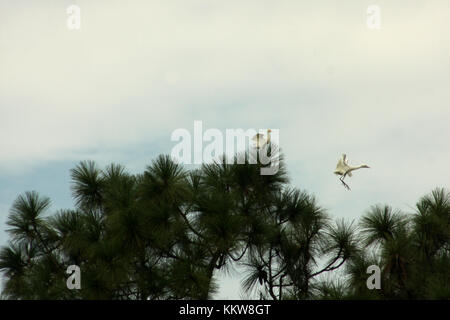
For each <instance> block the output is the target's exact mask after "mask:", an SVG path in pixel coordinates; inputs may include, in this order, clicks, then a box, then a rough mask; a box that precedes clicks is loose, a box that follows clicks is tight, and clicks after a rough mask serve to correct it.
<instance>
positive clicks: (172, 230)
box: [0, 150, 450, 299]
mask: <svg viewBox="0 0 450 320" xmlns="http://www.w3.org/2000/svg"><path fill="white" fill-rule="evenodd" d="M270 152H278V150H274V151H270ZM241 156H242V155H239V157H238V156H237V157H236V159H235V160H236V161H235V162H234V163H235V164H228V163H227V162H226V161H225V159H224V158H223V159H221V160H219V161H216V162H214V163H210V164H205V165H203V166H202V167H201V168H200V169H196V170H191V171H187V170H185V168H184V167H183V166H181V165H180V164H178V163H176V162H175V161H173V160H172V159H171V158H170V157H169V156H159V157H158V158H157V159H155V160H154V161H153V162H152V163H151V164H150V165H149V166H148V167H147V168H146V170H145V171H144V172H143V173H141V174H136V175H133V174H130V173H128V172H127V171H126V168H125V167H123V166H121V165H118V164H111V165H109V166H107V167H106V168H104V169H100V168H99V167H98V166H97V165H96V164H95V163H94V162H93V161H83V162H80V164H78V165H77V166H76V167H75V168H74V169H72V170H71V177H72V184H71V189H72V194H73V198H74V203H75V209H70V210H60V211H58V212H56V213H54V214H53V215H48V213H49V209H50V204H51V202H50V199H48V198H46V197H42V196H40V195H39V194H38V193H37V192H34V191H33V192H26V193H24V194H23V195H20V196H19V197H18V198H17V200H16V201H15V202H14V203H13V205H12V207H11V210H10V215H9V217H8V220H7V225H8V229H7V232H8V233H9V235H10V237H11V238H10V242H9V243H8V245H6V246H4V247H2V248H0V272H1V273H2V275H3V278H4V281H3V292H2V294H1V296H2V298H7V299H208V298H211V297H212V296H213V294H214V293H215V292H216V291H217V288H218V287H217V283H216V280H215V275H216V274H217V271H219V270H225V271H227V270H231V269H232V268H233V267H236V266H241V267H242V269H243V274H242V275H243V282H242V288H243V290H244V291H243V294H245V295H246V296H247V297H259V298H264V299H449V298H450V292H449V283H450V273H449V270H450V268H449V267H450V262H449V249H450V246H449V238H450V233H449V226H450V210H449V207H450V200H449V193H448V191H446V190H444V189H436V190H434V191H433V192H432V193H431V194H430V195H427V196H425V197H423V198H422V199H420V200H419V202H418V203H417V212H415V213H414V214H413V215H406V214H403V213H401V212H399V211H394V210H393V209H392V208H391V207H389V206H387V205H386V206H380V205H378V206H373V207H371V209H370V210H369V211H368V212H367V213H366V214H365V215H364V216H363V217H362V219H361V221H360V224H359V225H357V224H354V223H353V222H347V221H344V220H337V221H333V219H331V217H330V215H329V214H328V213H327V212H326V211H325V210H324V209H323V208H321V207H320V206H319V205H318V203H317V201H316V199H315V198H314V197H313V196H312V195H309V194H308V193H307V192H305V191H300V190H298V189H295V188H292V187H290V186H289V185H288V177H287V174H286V171H285V169H284V162H283V158H282V157H280V162H279V165H280V169H279V171H278V172H277V173H276V174H274V175H261V174H260V169H261V168H262V167H263V166H262V165H261V164H252V163H249V161H248V157H246V158H245V161H243V162H242V163H239V164H237V160H238V158H239V159H242V157H241ZM247 156H248V155H247ZM73 264H75V265H78V266H79V267H80V269H81V289H80V290H69V289H67V287H66V279H67V277H68V275H67V274H66V269H67V267H68V266H69V265H73ZM370 265H377V266H379V267H380V269H381V270H382V274H381V277H382V279H381V282H382V288H381V290H369V289H368V288H367V285H366V280H367V278H368V274H367V267H368V266H370ZM336 272H339V278H336ZM324 279H325V280H324Z"/></svg>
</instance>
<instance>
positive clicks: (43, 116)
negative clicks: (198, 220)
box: [0, 0, 450, 218]
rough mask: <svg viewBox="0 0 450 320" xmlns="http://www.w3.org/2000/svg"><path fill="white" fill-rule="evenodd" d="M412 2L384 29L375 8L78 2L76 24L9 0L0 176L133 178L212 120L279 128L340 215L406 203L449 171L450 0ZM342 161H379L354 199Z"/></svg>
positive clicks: (398, 7) (293, 158) (4, 7)
mask: <svg viewBox="0 0 450 320" xmlns="http://www.w3.org/2000/svg"><path fill="white" fill-rule="evenodd" d="M413 2H414V4H412V2H411V1H396V2H395V3H392V2H391V1H378V5H379V6H380V8H381V14H382V16H381V17H382V21H381V23H382V28H381V30H379V31H371V30H368V29H367V28H366V20H365V19H366V8H367V6H368V5H370V4H372V3H371V2H365V1H362V2H361V1H347V2H345V4H343V3H331V2H325V1H316V2H309V3H303V2H302V3H301V2H299V1H277V2H269V3H265V4H264V6H262V5H261V4H260V2H258V1H246V2H245V3H242V2H238V1H196V0H193V1H171V2H170V3H168V2H165V3H162V2H159V1H158V2H157V1H132V2H131V1H130V2H127V3H125V2H123V1H122V2H119V1H95V2H92V1H77V4H78V5H79V6H80V8H81V30H79V31H69V30H68V29H67V28H66V19H67V14H66V6H68V3H57V4H56V3H55V2H53V1H39V2H36V3H33V4H30V3H28V2H27V3H26V6H25V2H24V1H14V2H5V1H3V2H0V70H1V72H0V152H1V156H0V177H1V176H6V175H11V174H13V175H19V174H20V173H23V172H24V171H26V170H33V168H37V167H38V166H45V165H49V163H54V162H58V161H78V160H81V159H86V158H94V159H95V160H98V161H100V162H102V163H105V162H110V161H120V162H123V163H124V164H126V165H130V166H131V167H132V168H133V169H135V170H139V169H142V168H143V167H144V164H147V163H148V162H149V160H150V159H151V158H152V156H153V155H156V154H158V153H170V150H171V148H172V147H173V146H174V145H175V142H171V141H170V136H171V133H172V132H173V130H175V129H177V128H186V129H188V130H193V122H194V120H202V121H203V123H204V126H205V129H207V128H219V129H221V130H225V129H226V128H230V129H234V128H243V129H248V128H255V129H259V128H269V127H271V128H276V129H279V130H280V144H281V147H282V149H283V151H284V153H285V155H286V159H287V161H288V170H289V172H290V174H291V176H292V178H293V180H292V182H293V184H295V185H296V186H299V187H301V188H305V189H307V190H308V191H311V192H313V193H314V194H316V196H317V198H318V200H319V203H321V204H322V205H323V206H324V207H326V208H328V209H329V210H330V212H331V213H332V214H333V215H335V216H345V217H348V218H357V217H358V216H359V215H361V214H362V213H363V211H364V210H366V209H367V208H368V206H369V205H370V204H373V203H377V202H386V203H391V204H393V205H394V206H399V207H402V208H407V206H406V204H408V205H413V204H414V201H416V200H417V199H418V197H419V196H421V195H423V194H424V193H427V192H429V191H430V190H431V189H432V188H434V187H435V186H446V185H447V186H448V177H449V176H450V168H449V166H448V163H449V160H450V150H449V148H448V141H449V138H450V131H449V129H448V122H449V120H450V108H449V107H448V101H449V100H450V99H449V98H450V90H449V83H450V73H449V72H448V70H450V60H449V59H448V57H449V56H450V41H449V40H450V33H449V32H448V30H450V10H448V9H449V6H450V4H449V3H448V1H430V2H422V1H413ZM344 152H345V153H347V154H348V156H349V161H350V163H360V162H366V163H368V164H369V165H371V167H372V168H371V169H367V170H364V171H360V172H356V173H355V175H354V176H353V177H352V178H350V179H349V181H348V182H349V184H350V186H351V187H352V189H353V190H352V191H351V192H347V191H346V190H344V189H343V188H342V186H341V185H340V184H339V182H338V181H337V178H336V177H335V176H334V175H333V174H332V171H333V169H334V166H335V164H336V162H337V159H338V158H339V156H340V154H341V153H344ZM68 169H69V168H68ZM64 181H65V180H64ZM64 183H66V182H64Z"/></svg>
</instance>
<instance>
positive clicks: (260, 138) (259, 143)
mask: <svg viewBox="0 0 450 320" xmlns="http://www.w3.org/2000/svg"><path fill="white" fill-rule="evenodd" d="M271 132H272V130H270V129H268V130H267V138H265V137H264V135H263V134H262V133H257V134H255V135H254V137H253V138H252V140H253V141H255V145H256V146H255V147H256V149H259V148H261V147H263V146H264V145H265V144H269V143H270V133H271Z"/></svg>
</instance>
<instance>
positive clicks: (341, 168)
mask: <svg viewBox="0 0 450 320" xmlns="http://www.w3.org/2000/svg"><path fill="white" fill-rule="evenodd" d="M361 168H370V167H369V166H368V165H367V164H361V165H359V166H356V167H352V166H349V165H348V163H347V155H345V154H343V155H342V158H340V159H339V161H338V163H337V165H336V170H334V174H337V175H339V176H341V177H340V178H339V180H341V182H342V184H343V185H344V186H345V187H346V188H347V189H348V190H350V187H349V186H348V185H347V184H346V183H345V182H344V178H345V177H346V176H349V177H351V176H352V171H353V170H357V169H361Z"/></svg>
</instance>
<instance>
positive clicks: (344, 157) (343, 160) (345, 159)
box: [342, 153, 348, 166]
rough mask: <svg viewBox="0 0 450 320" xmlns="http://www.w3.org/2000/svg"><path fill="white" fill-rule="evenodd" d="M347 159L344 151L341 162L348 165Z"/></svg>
mask: <svg viewBox="0 0 450 320" xmlns="http://www.w3.org/2000/svg"><path fill="white" fill-rule="evenodd" d="M347 161H348V159H347V155H346V154H345V153H344V154H343V155H342V162H343V163H344V164H345V165H346V166H347V165H348V163H347Z"/></svg>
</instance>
